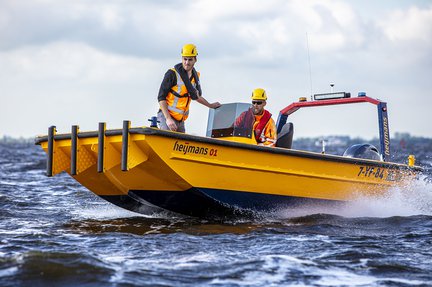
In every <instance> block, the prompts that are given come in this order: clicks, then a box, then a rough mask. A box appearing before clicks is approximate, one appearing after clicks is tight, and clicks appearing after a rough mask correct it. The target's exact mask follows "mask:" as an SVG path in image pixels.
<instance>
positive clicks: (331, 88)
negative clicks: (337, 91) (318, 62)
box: [330, 83, 334, 93]
mask: <svg viewBox="0 0 432 287" xmlns="http://www.w3.org/2000/svg"><path fill="white" fill-rule="evenodd" d="M333 87H334V83H331V84H330V92H332V93H333V91H334V89H333Z"/></svg>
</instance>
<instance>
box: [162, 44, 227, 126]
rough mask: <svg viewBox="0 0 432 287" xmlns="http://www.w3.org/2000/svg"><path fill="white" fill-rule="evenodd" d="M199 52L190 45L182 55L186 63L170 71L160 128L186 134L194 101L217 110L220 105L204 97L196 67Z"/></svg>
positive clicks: (163, 97)
mask: <svg viewBox="0 0 432 287" xmlns="http://www.w3.org/2000/svg"><path fill="white" fill-rule="evenodd" d="M197 55H198V52H197V48H196V46H195V45H193V44H186V45H184V46H183V48H182V51H181V56H182V62H181V63H179V64H177V65H175V66H174V68H172V69H169V70H168V71H167V72H166V73H165V76H164V79H163V81H162V84H161V87H160V89H159V95H158V101H159V106H160V109H159V112H158V114H157V118H158V121H159V123H160V128H161V129H163V130H171V131H177V132H182V133H184V132H185V125H184V121H185V120H186V119H187V118H188V116H189V105H190V102H191V100H196V101H197V102H198V103H200V104H202V105H204V106H206V107H208V108H211V109H215V108H218V107H220V103H219V102H215V103H209V102H208V101H207V100H206V99H205V98H203V97H202V90H201V85H200V81H199V75H200V74H199V73H198V72H197V71H196V70H195V68H194V65H195V63H196V62H197Z"/></svg>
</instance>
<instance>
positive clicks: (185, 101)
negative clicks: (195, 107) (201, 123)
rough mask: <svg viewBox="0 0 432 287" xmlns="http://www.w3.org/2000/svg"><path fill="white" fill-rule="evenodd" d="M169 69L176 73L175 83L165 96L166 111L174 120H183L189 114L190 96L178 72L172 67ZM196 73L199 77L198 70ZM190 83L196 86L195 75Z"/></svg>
mask: <svg viewBox="0 0 432 287" xmlns="http://www.w3.org/2000/svg"><path fill="white" fill-rule="evenodd" d="M171 70H172V71H174V73H175V75H176V78H177V85H175V86H173V87H172V88H171V91H170V92H169V93H168V95H167V97H166V102H167V106H168V112H169V113H170V115H171V117H173V118H174V119H175V120H177V121H185V120H186V119H187V118H188V116H189V105H190V102H191V97H190V95H189V92H188V90H187V88H186V85H185V83H184V82H183V80H182V78H181V76H180V74H179V73H178V72H177V71H176V69H175V68H172V69H171ZM197 75H198V78H199V75H200V74H199V73H198V72H197ZM191 84H192V86H193V87H194V88H197V84H196V81H195V77H193V78H192V80H191Z"/></svg>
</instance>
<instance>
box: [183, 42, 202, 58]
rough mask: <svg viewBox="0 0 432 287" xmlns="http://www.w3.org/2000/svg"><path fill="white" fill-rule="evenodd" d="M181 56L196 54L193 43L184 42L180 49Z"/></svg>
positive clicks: (194, 55) (193, 55)
mask: <svg viewBox="0 0 432 287" xmlns="http://www.w3.org/2000/svg"><path fill="white" fill-rule="evenodd" d="M181 55H182V57H196V56H197V55H198V51H197V48H196V46H195V45H194V44H186V45H184V46H183V48H182V51H181Z"/></svg>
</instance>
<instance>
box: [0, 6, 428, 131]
mask: <svg viewBox="0 0 432 287" xmlns="http://www.w3.org/2000/svg"><path fill="white" fill-rule="evenodd" d="M431 14H432V5H431V4H424V2H422V1H411V2H410V4H406V3H405V4H403V5H402V4H400V3H399V2H393V1H389V2H388V3H387V2H379V3H376V2H375V1H361V2H346V1H339V0H331V1H321V0H311V1H306V2H305V1H300V0H292V1H283V0H271V1H258V0H252V1H241V0H239V1H228V0H222V1H213V0H197V1H186V2H184V1H176V0H171V1H162V2H160V3H159V2H155V1H101V0H97V1H91V2H89V1H82V0H81V1H80V0H78V1H66V0H59V1H48V0H44V1H42V0H38V1H31V2H28V1H26V2H23V1H2V2H1V3H0V66H1V67H2V69H1V70H0V86H2V92H1V93H2V94H1V95H0V100H1V105H0V120H1V122H2V123H3V122H7V121H9V120H10V119H13V120H14V121H15V122H16V123H17V125H19V128H18V127H14V128H12V127H11V126H10V125H8V126H6V127H2V128H1V129H0V130H1V132H2V133H5V134H13V133H18V129H19V130H21V131H20V133H22V134H23V135H33V134H35V133H37V132H39V131H41V130H42V131H44V130H45V127H46V126H48V125H51V124H54V123H58V125H60V126H64V127H65V129H69V126H70V124H73V123H77V122H79V123H83V126H84V127H85V126H90V127H92V126H91V125H92V124H95V123H97V122H98V121H108V122H112V123H113V124H115V125H116V126H119V125H120V123H121V121H122V120H123V119H127V118H129V119H132V120H133V121H136V122H137V124H139V125H142V124H146V119H147V118H148V117H149V116H151V115H154V113H155V112H156V110H157V102H156V94H157V91H158V89H159V85H160V81H161V79H162V77H163V74H164V73H165V71H166V70H167V69H168V68H170V67H172V66H173V65H174V64H175V63H177V62H178V61H179V52H180V48H181V46H182V45H183V44H185V43H187V42H193V43H195V44H197V46H198V51H199V58H198V60H199V61H198V64H197V68H198V69H199V70H200V71H201V74H202V82H203V89H204V93H205V96H206V97H207V98H208V100H209V101H216V100H218V101H222V102H233V101H247V100H248V99H247V97H248V95H249V94H250V91H251V90H252V89H253V88H255V87H258V86H261V87H265V88H266V89H267V90H268V94H269V96H271V97H272V99H274V101H273V102H269V104H268V106H267V107H269V108H270V109H271V111H272V112H273V114H274V115H275V116H276V115H277V113H278V111H279V110H280V109H281V108H282V106H283V105H287V104H289V103H290V102H291V101H294V100H297V99H298V97H300V96H309V95H310V93H311V90H312V92H315V93H318V92H325V91H328V90H329V83H330V82H335V83H336V89H337V90H343V91H349V92H352V94H353V95H355V94H357V92H358V91H366V92H368V94H369V95H371V96H372V97H380V98H383V99H385V100H388V101H389V103H390V104H391V105H390V109H391V114H390V116H391V121H392V123H393V124H394V126H395V129H394V130H395V131H412V132H413V133H415V134H432V130H431V128H430V127H429V126H428V125H425V124H424V123H423V122H422V121H420V120H418V119H417V115H419V114H422V113H423V114H428V111H427V110H426V107H427V106H428V105H429V106H430V104H431V97H430V92H429V91H430V90H432V84H431V83H430V79H429V77H430V74H431V73H432V61H431V59H432V56H431V54H430V51H431V48H432V23H431V22H432V20H431V18H432V17H431ZM306 35H307V36H306ZM308 44H309V47H308ZM308 48H309V49H308ZM309 59H310V61H311V68H312V69H311V73H310V71H309ZM310 76H311V77H310ZM311 80H312V87H311V85H310V82H311ZM407 108H408V111H407ZM14 111H19V112H18V113H17V112H14ZM393 113H395V114H396V115H397V116H395V117H393ZM347 116H349V115H347ZM206 117H207V109H206V108H204V107H202V106H200V105H199V104H194V105H193V106H192V112H191V117H190V119H189V120H188V123H187V124H188V130H189V131H190V132H193V133H196V134H202V133H203V132H202V131H203V130H204V129H205V120H203V119H206ZM316 117H317V118H320V115H318V114H317V115H316ZM35 119H36V120H35ZM305 121H307V119H306V120H305ZM329 126H331V125H330V124H329ZM333 130H334V131H335V132H336V131H342V130H335V129H333ZM364 130H366V128H365V129H363V128H361V129H360V128H359V129H356V130H355V131H349V130H348V132H350V133H354V132H358V133H359V134H360V135H361V133H363V132H364ZM319 131H324V129H321V128H320V129H319V130H318V132H319ZM331 131H332V130H331V128H330V130H329V132H331ZM302 132H305V133H306V132H311V133H314V132H317V129H316V128H315V130H314V129H313V128H312V129H310V130H307V128H306V127H305V128H302V129H301V130H298V132H297V134H298V133H302ZM326 132H327V131H326ZM342 132H347V130H343V131H342Z"/></svg>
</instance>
